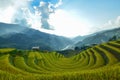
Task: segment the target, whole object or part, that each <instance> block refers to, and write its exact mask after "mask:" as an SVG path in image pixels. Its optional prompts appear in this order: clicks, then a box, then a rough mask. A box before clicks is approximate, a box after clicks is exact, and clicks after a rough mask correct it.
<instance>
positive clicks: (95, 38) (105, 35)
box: [72, 28, 120, 47]
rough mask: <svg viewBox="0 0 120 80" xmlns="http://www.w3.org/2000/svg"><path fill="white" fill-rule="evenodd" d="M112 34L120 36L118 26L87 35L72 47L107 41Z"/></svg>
mask: <svg viewBox="0 0 120 80" xmlns="http://www.w3.org/2000/svg"><path fill="white" fill-rule="evenodd" d="M113 36H116V37H120V28H116V29H111V30H105V31H100V32H97V33H94V34H91V35H89V36H88V37H86V38H85V39H83V40H82V41H79V42H77V43H76V44H74V45H73V46H72V47H82V46H85V45H92V44H100V43H103V42H108V41H109V39H110V38H112V37H113Z"/></svg>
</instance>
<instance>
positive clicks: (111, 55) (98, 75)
mask: <svg viewBox="0 0 120 80" xmlns="http://www.w3.org/2000/svg"><path fill="white" fill-rule="evenodd" d="M0 80H120V40H117V41H111V42H108V43H103V44H100V45H96V46H94V47H92V48H89V49H87V50H85V51H82V52H80V53H79V54H77V55H74V56H72V57H65V56H64V55H62V54H59V53H56V52H47V51H46V52H42V51H32V50H31V51H29V50H17V49H10V48H6V49H0Z"/></svg>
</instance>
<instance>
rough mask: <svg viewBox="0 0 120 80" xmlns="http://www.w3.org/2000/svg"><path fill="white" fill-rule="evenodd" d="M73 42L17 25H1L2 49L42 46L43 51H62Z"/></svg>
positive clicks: (0, 39)
mask: <svg viewBox="0 0 120 80" xmlns="http://www.w3.org/2000/svg"><path fill="white" fill-rule="evenodd" d="M71 43H72V40H70V39H68V38H65V37H62V36H56V35H52V34H48V33H44V32H41V31H38V30H34V29H31V28H28V27H23V26H20V25H17V24H5V23H0V48H4V47H15V48H19V49H31V48H32V47H33V46H40V49H41V50H61V49H63V48H64V47H66V46H67V45H69V44H71Z"/></svg>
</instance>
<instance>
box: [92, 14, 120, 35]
mask: <svg viewBox="0 0 120 80" xmlns="http://www.w3.org/2000/svg"><path fill="white" fill-rule="evenodd" d="M119 27H120V16H118V17H117V18H116V19H113V20H108V21H107V22H106V23H105V24H103V25H99V26H93V27H92V28H91V31H90V33H95V32H98V31H102V30H109V29H114V28H119Z"/></svg>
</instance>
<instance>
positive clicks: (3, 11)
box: [0, 0, 28, 23]
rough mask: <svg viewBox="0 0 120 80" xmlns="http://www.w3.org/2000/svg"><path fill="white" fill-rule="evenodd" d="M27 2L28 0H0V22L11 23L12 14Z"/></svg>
mask: <svg viewBox="0 0 120 80" xmlns="http://www.w3.org/2000/svg"><path fill="white" fill-rule="evenodd" d="M27 3H28V0H0V22H5V23H12V20H13V18H14V14H15V13H16V12H17V11H18V9H19V8H21V7H25V6H27Z"/></svg>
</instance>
